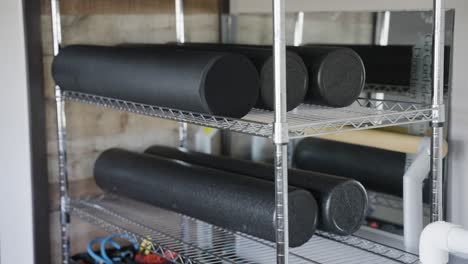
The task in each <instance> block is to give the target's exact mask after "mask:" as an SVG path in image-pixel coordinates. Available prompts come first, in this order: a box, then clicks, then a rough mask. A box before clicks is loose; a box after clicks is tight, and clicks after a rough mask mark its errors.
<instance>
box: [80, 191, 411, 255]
mask: <svg viewBox="0 0 468 264" xmlns="http://www.w3.org/2000/svg"><path fill="white" fill-rule="evenodd" d="M71 205H72V206H71V210H72V215H74V216H78V217H79V218H81V219H83V220H85V221H86V222H89V223H91V224H93V225H95V226H98V227H100V228H102V229H104V230H105V231H107V232H109V233H118V234H126V235H129V236H131V237H133V238H135V239H137V240H138V241H142V240H148V241H151V242H152V243H151V245H150V246H149V249H150V250H151V252H153V253H155V254H158V255H161V256H163V257H166V258H168V259H170V260H171V261H172V262H173V263H177V264H188V263H205V264H210V263H242V264H253V263H256V264H257V263H258V264H261V263H273V262H274V260H275V254H274V251H275V244H274V243H272V242H269V241H265V240H262V239H259V238H255V237H252V236H249V235H245V234H242V233H239V232H232V231H229V230H226V229H223V228H221V227H217V226H213V225H210V224H208V223H205V222H202V221H199V220H196V219H193V218H190V217H187V216H184V215H181V214H178V213H175V212H171V211H168V210H164V209H161V208H158V207H154V206H151V205H148V204H145V203H141V202H137V201H134V200H132V199H127V198H123V197H120V196H116V195H112V194H105V195H102V196H99V197H90V198H82V199H76V200H72V202H71ZM140 212H141V213H140ZM337 250H341V252H342V253H340V255H336V254H333V253H334V252H336V251H337ZM172 252H177V253H178V254H177V255H176V257H171V256H174V254H173V253H172ZM289 257H290V259H289V261H290V263H304V264H305V263H314V264H316V263H324V264H340V263H347V264H353V263H356V264H366V263H368V264H374V263H383V264H416V263H418V257H417V256H416V255H413V254H410V253H407V252H404V251H402V250H399V249H396V248H392V247H388V246H385V245H382V244H378V243H375V242H373V241H370V240H366V239H363V238H360V237H357V236H349V237H342V236H337V235H333V234H329V233H326V232H322V231H318V232H317V233H316V234H315V235H314V237H313V238H312V239H311V240H310V241H309V242H307V243H306V244H304V245H303V246H301V247H298V248H292V249H291V252H290V256H289ZM344 261H345V262H344Z"/></svg>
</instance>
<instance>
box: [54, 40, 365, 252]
mask: <svg viewBox="0 0 468 264" xmlns="http://www.w3.org/2000/svg"><path fill="white" fill-rule="evenodd" d="M273 64H274V63H273V57H272V49H271V47H267V46H251V45H219V44H194V43H192V44H184V45H176V44H166V45H156V44H152V45H120V46H113V47H104V46H85V45H74V46H68V47H65V48H63V49H61V51H60V52H59V54H58V56H56V57H55V58H54V61H53V67H52V68H53V69H52V75H53V77H54V79H55V81H56V83H57V85H59V86H60V87H61V88H62V89H63V90H64V91H74V92H80V93H85V94H91V95H97V96H103V97H108V98H114V99H120V100H126V101H130V102H135V103H141V104H148V105H155V106H160V107H167V108H172V109H178V110H181V111H190V112H195V113H203V114H210V115H217V116H226V117H232V118H241V117H243V116H245V115H246V114H247V113H248V112H249V111H250V110H251V109H252V108H253V107H255V108H260V109H265V110H274V73H273V68H274V67H273ZM286 70H287V83H286V91H287V110H288V111H290V110H293V109H295V108H296V107H298V106H299V105H300V104H301V103H312V104H319V105H325V106H329V107H345V106H349V105H351V104H352V103H353V102H354V101H355V100H356V99H357V98H358V96H359V94H360V93H361V91H362V89H363V87H364V83H365V70H364V65H363V62H362V60H361V58H360V57H359V55H357V53H355V52H354V51H353V50H351V49H349V48H345V47H325V46H304V47H288V50H287V53H286ZM94 175H95V178H96V182H97V184H98V185H99V186H100V187H101V188H102V189H104V190H106V191H108V192H113V193H117V194H119V195H123V196H126V197H129V198H132V199H135V200H139V201H142V202H146V203H150V204H153V205H155V206H158V207H162V208H165V209H169V210H173V211H176V212H178V213H182V214H185V215H188V216H191V217H194V218H197V219H200V220H202V221H205V222H208V223H211V224H214V225H217V226H221V227H224V228H226V229H229V230H233V231H240V232H243V233H246V234H250V235H253V236H256V237H259V238H262V239H265V240H269V241H275V221H274V219H275V217H274V215H275V199H274V195H275V194H274V189H275V185H274V167H273V166H272V165H267V164H259V163H253V162H249V161H242V160H235V159H231V158H225V157H219V156H210V155H205V154H201V153H195V152H187V151H182V150H178V149H172V148H166V147H161V146H154V147H151V148H149V149H148V150H147V151H146V152H145V153H134V152H130V151H126V150H123V149H110V150H107V151H105V152H103V153H102V154H101V155H100V156H99V158H98V160H97V161H96V164H95V168H94ZM289 175H290V186H289V192H288V199H289V207H288V208H289V236H290V238H289V241H290V246H291V247H297V246H300V245H303V244H304V243H306V242H307V241H308V240H309V239H310V238H311V237H312V235H313V234H314V232H315V230H316V228H319V229H322V230H325V231H328V232H332V233H335V234H338V235H349V234H352V233H353V232H355V231H356V230H357V229H358V228H359V226H360V225H361V223H362V221H363V218H364V216H365V212H366V207H367V194H366V191H365V189H364V188H363V186H362V185H361V184H360V183H359V182H357V181H355V180H350V179H347V178H342V177H338V176H333V175H328V174H323V173H315V172H307V171H301V170H290V171H289Z"/></svg>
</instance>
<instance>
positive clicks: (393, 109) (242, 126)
mask: <svg viewBox="0 0 468 264" xmlns="http://www.w3.org/2000/svg"><path fill="white" fill-rule="evenodd" d="M64 98H65V99H66V100H69V101H75V102H80V103H88V104H94V105H98V106H102V107H107V108H113V109H118V110H122V111H127V112H132V113H137V114H142V115H148V116H154V117H160V118H165V119H171V120H175V121H181V122H187V123H191V124H195V125H201V126H207V127H213V128H219V129H227V130H231V131H235V132H241V133H245V134H250V135H256V136H262V137H268V138H271V137H272V134H273V121H274V113H273V112H272V111H266V110H261V109H253V110H252V111H251V112H250V113H249V114H248V115H246V116H245V117H243V118H242V119H233V118H227V117H219V116H211V115H206V114H199V113H192V112H187V111H181V110H175V109H170V108H165V107H159V106H152V105H146V104H140V103H134V102H129V101H124V100H119V99H113V98H108V97H102V96H97V95H91V94H84V93H79V92H72V91H65V92H64ZM431 120H432V107H431V106H428V105H423V104H415V103H407V102H396V101H379V100H369V99H358V100H357V101H356V102H355V103H354V104H353V105H351V106H349V107H343V108H331V107H326V106H319V105H309V104H302V105H300V106H299V107H297V108H296V109H294V110H292V111H290V112H288V128H289V136H290V138H303V137H309V136H317V135H323V134H332V133H338V132H343V131H350V130H362V129H371V128H378V127H386V126H396V125H405V124H412V123H419V122H427V121H431Z"/></svg>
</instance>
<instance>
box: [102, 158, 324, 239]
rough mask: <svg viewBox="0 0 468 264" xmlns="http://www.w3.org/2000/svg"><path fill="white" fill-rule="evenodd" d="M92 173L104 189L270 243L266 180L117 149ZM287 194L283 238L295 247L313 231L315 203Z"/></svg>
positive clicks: (271, 206)
mask: <svg viewBox="0 0 468 264" xmlns="http://www.w3.org/2000/svg"><path fill="white" fill-rule="evenodd" d="M94 176H95V178H96V183H97V184H98V186H99V187H101V188H102V189H104V190H106V191H109V192H114V193H117V194H120V195H123V196H127V197H129V198H133V199H135V200H139V201H143V202H147V203H150V204H153V205H155V206H158V207H162V208H166V209H169V210H173V211H176V212H179V213H182V214H185V215H188V216H191V217H194V218H197V219H200V220H202V221H205V222H208V223H211V224H214V225H217V226H221V227H224V228H227V229H230V230H235V231H241V232H244V233H246V234H250V235H253V236H257V237H260V238H263V239H266V240H269V241H275V234H276V233H275V230H276V229H275V192H274V184H273V183H272V182H269V181H264V180H260V179H254V178H251V177H247V176H243V175H238V174H234V173H229V172H225V171H220V170H215V169H211V168H205V167H201V166H196V165H192V164H189V163H185V162H181V161H173V160H169V159H164V158H159V157H156V156H152V155H147V154H139V153H133V152H129V151H125V150H121V149H110V150H107V151H105V152H103V153H102V154H101V155H100V156H99V158H98V160H97V161H96V164H95V167H94ZM288 198H289V242H290V246H291V247H297V246H300V245H302V244H304V243H305V242H307V241H308V240H309V239H310V238H311V237H312V235H313V233H314V231H315V224H316V219H317V204H316V201H315V200H314V198H313V196H312V195H311V194H310V193H308V192H307V191H305V190H301V189H297V188H290V190H289V194H288Z"/></svg>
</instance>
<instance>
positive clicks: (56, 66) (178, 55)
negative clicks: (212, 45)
mask: <svg viewBox="0 0 468 264" xmlns="http://www.w3.org/2000/svg"><path fill="white" fill-rule="evenodd" d="M52 75H53V77H54V79H55V82H56V83H57V84H58V85H59V86H60V87H61V88H62V89H63V90H70V91H78V92H83V93H89V94H96V95H100V96H105V97H111V98H116V99H122V100H127V101H132V102H137V103H143V104H151V105H157V106H162V107H169V108H175V109H179V110H186V111H192V112H198V113H206V114H212V115H220V116H228V117H234V118H240V117H242V116H244V115H246V114H247V113H248V112H249V111H250V110H251V108H252V107H253V105H254V104H255V102H256V101H257V97H258V91H259V79H258V73H257V71H256V69H255V67H254V66H253V65H252V63H251V62H250V61H249V59H247V58H246V57H245V56H242V55H238V54H228V53H220V52H208V51H183V50H172V51H170V50H164V51H162V50H159V51H158V50H148V49H145V48H140V47H123V46H120V47H104V46H84V45H76V46H68V47H65V48H63V49H61V51H60V53H59V54H58V56H56V57H55V58H54V61H53V67H52Z"/></svg>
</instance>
